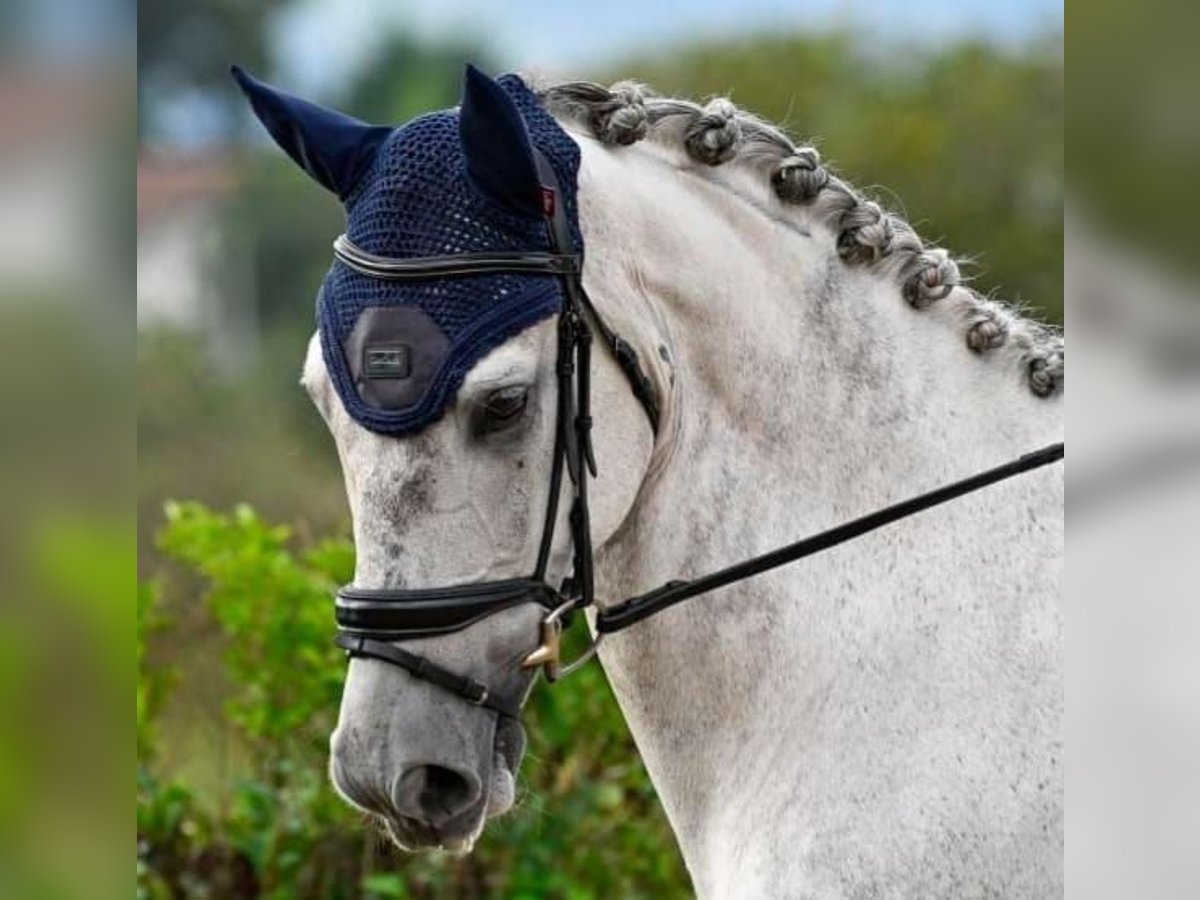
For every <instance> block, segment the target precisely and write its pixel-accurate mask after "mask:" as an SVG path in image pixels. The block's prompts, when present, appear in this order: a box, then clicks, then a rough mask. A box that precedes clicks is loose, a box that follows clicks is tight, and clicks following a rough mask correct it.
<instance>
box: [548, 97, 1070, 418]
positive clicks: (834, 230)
mask: <svg viewBox="0 0 1200 900" xmlns="http://www.w3.org/2000/svg"><path fill="white" fill-rule="evenodd" d="M535 90H536V91H537V93H538V96H539V97H540V98H541V100H542V102H543V103H544V104H545V106H546V107H547V109H548V110H549V111H550V112H551V113H552V114H554V115H555V116H557V117H559V118H560V119H562V120H563V121H564V122H566V123H569V124H573V125H576V126H580V127H583V128H584V129H586V131H587V132H588V133H589V134H591V135H592V136H593V137H595V138H596V139H597V140H599V141H600V142H601V143H603V144H606V145H610V146H627V145H631V144H636V143H643V144H647V145H653V146H654V147H655V149H659V148H661V150H662V151H665V155H666V158H668V159H674V160H676V161H677V163H678V164H679V165H680V166H682V167H684V168H685V169H686V170H688V171H691V172H693V173H694V174H696V175H697V176H698V177H700V178H703V179H704V180H706V181H709V182H711V183H713V184H717V185H720V186H722V187H723V188H725V189H726V190H728V191H730V192H731V193H733V194H735V195H737V196H738V197H740V198H741V199H742V200H744V201H745V202H746V203H748V204H750V205H752V206H754V207H755V208H757V209H758V211H759V212H760V213H761V214H762V215H764V216H766V217H768V218H770V219H773V220H775V221H777V222H780V223H782V224H784V225H785V226H786V227H790V228H793V229H796V230H798V231H800V232H802V233H810V232H811V230H814V229H817V228H821V229H826V230H828V231H829V232H830V233H831V234H832V235H833V236H834V239H835V246H836V254H837V256H838V257H840V259H841V260H842V261H844V263H845V264H846V266H847V267H853V268H859V269H862V270H864V271H866V272H869V273H870V274H872V275H875V276H877V277H879V278H882V279H885V280H889V281H891V282H894V283H896V284H898V285H899V286H900V292H901V295H902V296H903V297H904V299H905V300H906V301H907V302H908V304H909V305H910V306H911V307H912V308H913V309H915V310H928V309H931V308H933V307H935V306H938V307H947V308H948V314H947V315H944V316H942V317H941V318H943V319H944V320H945V321H947V322H948V324H950V325H951V326H952V328H951V329H950V333H951V334H953V335H954V336H955V337H956V338H957V339H958V340H959V341H961V342H962V344H963V345H965V347H966V348H967V349H968V350H969V351H970V352H971V353H973V354H976V355H978V356H981V357H987V358H995V359H996V362H997V364H1001V365H1003V364H1008V365H1015V366H1018V367H1019V368H1020V371H1021V373H1022V375H1023V377H1024V378H1025V380H1026V384H1027V385H1028V388H1029V390H1031V391H1032V392H1033V393H1034V394H1035V395H1036V396H1039V397H1050V396H1054V395H1057V394H1061V393H1062V391H1063V390H1064V384H1065V346H1064V340H1063V337H1062V334H1061V332H1060V331H1059V330H1058V329H1056V328H1052V327H1050V326H1048V325H1045V324H1042V323H1040V322H1037V321H1035V320H1033V319H1031V318H1029V317H1027V316H1024V315H1022V314H1021V313H1020V311H1019V310H1018V309H1014V308H1013V307H1011V306H1009V305H1007V304H1005V303H1003V302H1000V301H999V300H997V299H995V298H994V297H989V296H984V295H983V294H981V293H979V292H978V291H976V290H975V289H973V288H972V287H971V286H970V285H969V284H967V283H966V281H965V279H964V277H963V275H962V272H961V269H960V266H959V263H958V262H957V261H956V260H955V259H954V257H953V256H951V254H950V253H949V252H947V251H946V250H944V249H942V248H940V247H934V246H931V245H927V244H925V243H924V242H923V241H922V240H921V239H920V237H919V236H918V235H917V233H916V232H915V230H914V229H913V228H912V227H911V226H910V225H909V224H908V223H907V222H905V221H904V220H903V219H902V218H901V217H900V216H898V215H896V214H894V213H891V212H888V211H886V210H885V209H884V208H883V207H882V206H881V205H880V204H878V203H877V202H875V201H874V200H871V199H869V198H868V197H866V196H865V195H864V194H863V193H861V192H860V191H859V190H857V189H856V188H855V187H854V186H853V185H852V184H851V183H850V182H848V181H846V180H843V179H842V178H840V177H838V176H837V175H835V174H833V172H831V171H830V169H829V168H828V167H827V166H826V165H825V164H823V163H822V161H821V157H820V154H819V153H818V151H817V150H816V149H815V148H813V147H809V146H804V145H800V144H796V143H795V142H793V141H792V139H791V138H789V137H788V136H787V135H786V134H785V133H784V132H783V131H781V130H780V129H779V128H776V127H775V126H773V125H771V124H769V123H767V122H765V121H763V120H762V119H760V118H758V117H757V116H755V115H753V114H751V113H747V112H745V111H742V110H739V109H738V108H737V107H736V106H734V104H733V103H731V102H730V101H729V100H727V99H725V98H720V97H718V98H714V99H712V100H710V101H708V102H707V103H706V104H703V105H701V104H697V103H693V102H691V101H688V100H680V99H673V98H665V97H658V96H655V95H654V94H653V93H652V92H651V91H650V90H649V89H648V88H646V87H645V86H644V85H640V84H637V83H635V82H630V81H621V82H617V83H616V84H613V85H612V86H611V87H607V88H606V87H603V86H601V85H598V84H593V83H590V82H565V83H559V84H549V83H548V84H542V85H535Z"/></svg>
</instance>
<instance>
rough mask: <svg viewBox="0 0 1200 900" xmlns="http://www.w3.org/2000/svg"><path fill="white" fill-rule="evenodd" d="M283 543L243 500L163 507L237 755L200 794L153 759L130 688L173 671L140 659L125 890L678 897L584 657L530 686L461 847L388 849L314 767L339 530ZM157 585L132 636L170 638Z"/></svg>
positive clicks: (335, 685)
mask: <svg viewBox="0 0 1200 900" xmlns="http://www.w3.org/2000/svg"><path fill="white" fill-rule="evenodd" d="M296 543H297V542H296V541H294V540H293V538H292V535H291V533H290V531H289V530H288V529H287V528H284V527H281V526H278V525H271V524H269V523H268V522H266V521H264V520H263V519H262V518H261V517H259V516H258V515H257V514H255V513H254V512H253V511H252V510H251V509H250V508H249V507H247V506H239V507H237V508H236V509H235V510H234V511H233V512H232V513H229V514H222V513H217V512H213V511H211V510H209V509H208V508H206V507H204V506H201V505H199V504H195V503H187V504H171V505H168V507H167V524H166V526H165V527H164V529H163V530H162V532H161V535H160V537H159V546H160V548H161V550H162V551H163V552H164V553H166V554H167V555H168V556H169V557H170V558H171V559H172V560H173V561H174V562H175V563H177V564H178V565H179V567H180V568H181V569H182V570H183V574H187V575H191V576H198V577H199V578H200V579H201V580H202V584H203V590H202V596H203V599H204V606H205V609H206V610H207V612H208V614H209V615H211V617H212V619H213V620H214V621H215V622H216V623H217V624H218V626H219V627H220V629H221V632H222V634H223V636H224V638H225V641H224V647H225V649H224V659H223V665H224V669H225V672H226V674H227V675H228V677H229V681H230V684H231V685H232V689H231V692H230V694H229V697H228V699H227V702H226V714H227V716H228V719H229V721H230V722H231V723H233V725H234V726H235V727H236V729H237V733H238V736H239V739H240V741H241V743H242V746H243V748H244V750H245V753H246V765H245V766H244V771H243V772H242V773H240V774H239V775H238V776H236V777H235V778H234V779H232V781H231V783H230V784H228V785H227V786H226V787H225V789H224V790H223V791H222V794H221V796H220V797H219V798H217V802H216V803H215V804H214V803H206V802H204V801H203V799H202V798H201V797H200V796H199V792H198V790H197V789H196V787H195V786H194V785H191V784H189V783H187V781H186V780H185V779H181V778H178V777H171V776H169V775H166V774H164V773H163V772H162V771H161V769H160V767H159V764H158V757H157V754H156V749H157V742H158V740H160V737H159V736H158V735H157V734H156V730H155V724H156V723H155V720H154V712H155V710H156V709H157V708H158V704H157V703H154V702H147V703H145V704H143V703H142V702H141V698H142V697H146V698H157V697H161V696H162V694H163V693H164V692H165V691H166V690H168V689H169V687H170V684H171V682H172V680H173V678H174V673H173V672H172V671H171V670H170V669H169V668H161V667H159V666H158V665H157V664H156V663H155V662H154V661H153V659H152V654H151V655H149V656H143V657H141V662H142V665H141V667H140V671H139V681H138V696H139V738H140V741H141V746H140V752H139V766H138V882H139V896H141V897H144V898H158V897H172V896H175V897H180V896H182V897H200V896H204V897H229V898H232V897H259V896H262V897H271V898H284V897H297V896H300V897H313V898H343V897H345V898H350V897H362V898H375V897H381V898H382V897H405V898H433V897H438V898H443V897H445V898H458V897H461V898H474V897H493V896H503V897H515V898H531V900H532V898H547V897H550V898H556V897H558V898H571V900H575V898H579V900H583V898H592V897H595V898H599V897H623V898H639V897H646V898H650V897H654V898H669V897H683V896H688V894H689V889H688V886H687V880H686V876H685V874H684V872H683V867H682V862H681V860H680V858H679V855H678V852H677V851H676V849H675V845H674V841H673V838H672V836H671V833H670V830H669V829H668V827H667V824H666V822H665V819H664V818H663V815H662V813H661V811H660V810H659V808H658V805H657V802H656V800H655V797H654V792H653V788H652V787H651V785H650V783H649V780H648V779H647V777H646V775H645V773H644V772H643V770H642V767H641V764H640V762H639V761H638V758H637V754H636V751H635V749H634V747H633V744H632V741H631V740H630V738H629V736H628V733H627V730H626V728H625V725H624V722H623V720H622V719H621V716H620V713H619V711H618V709H617V707H616V704H615V702H614V701H613V699H612V696H611V694H610V692H609V690H608V688H607V685H606V682H605V680H604V677H603V675H602V673H601V672H600V670H599V668H598V667H596V666H593V667H591V668H590V669H587V670H585V671H584V672H581V673H580V674H579V675H578V676H577V677H576V678H573V679H571V680H570V681H567V682H564V683H563V684H561V685H559V686H557V687H556V688H555V689H554V690H552V691H551V690H544V689H543V690H539V691H536V692H535V694H534V698H533V700H532V701H531V703H530V706H529V712H528V715H527V718H526V722H527V725H528V727H529V730H530V743H529V752H528V758H527V760H526V762H525V764H524V766H523V768H522V773H521V785H520V788H519V793H520V795H521V799H520V800H519V802H518V806H517V808H516V809H515V810H514V811H513V812H512V813H510V814H509V815H508V816H507V817H505V818H504V819H502V820H500V821H499V822H495V823H493V824H492V825H491V827H490V828H489V830H488V831H487V832H486V833H485V836H484V838H483V839H482V840H481V842H480V844H479V845H478V847H477V848H476V850H475V852H474V853H473V854H472V855H471V856H470V857H469V858H467V859H457V858H454V857H452V856H449V855H435V856H412V857H409V856H402V855H400V854H398V853H396V852H394V851H390V850H389V849H388V848H387V847H386V846H385V845H384V842H383V840H382V838H381V837H380V835H379V833H377V831H376V829H375V828H374V827H373V826H372V825H371V824H370V823H368V822H365V821H364V820H363V816H361V815H360V814H358V813H356V812H354V811H353V810H351V809H350V808H349V807H348V806H347V805H346V804H345V803H343V802H342V801H341V800H340V799H339V798H338V797H337V796H336V795H335V794H334V792H333V790H332V788H331V787H330V786H329V784H328V781H327V779H326V776H325V769H326V765H327V754H328V743H327V742H328V736H329V733H330V731H331V730H332V728H333V725H334V723H335V720H336V715H337V709H338V702H339V699H340V692H341V683H342V678H343V674H344V669H345V661H344V658H343V654H342V652H341V651H339V650H337V649H336V648H335V647H334V646H333V644H332V642H331V639H330V636H331V631H332V617H331V610H330V600H329V598H330V592H331V591H332V589H333V587H334V585H336V584H338V583H341V582H344V581H347V580H349V578H350V575H351V572H352V570H353V556H352V549H351V545H350V544H349V542H348V541H346V540H344V539H324V540H316V541H312V542H309V543H307V544H306V545H305V546H302V547H300V548H296V547H295V544H296ZM169 593H170V589H169V588H161V589H160V590H152V589H144V590H143V591H142V593H141V594H140V596H139V604H138V616H139V627H138V634H139V637H140V638H144V637H145V636H147V635H153V636H154V638H155V639H157V640H160V641H162V640H165V641H170V640H172V639H173V635H172V633H171V625H170V623H169V622H168V621H167V620H166V619H164V617H163V615H162V613H161V603H162V602H163V599H164V596H165V595H167V594H169ZM143 710H145V711H146V718H145V720H144V721H143V718H142V714H143Z"/></svg>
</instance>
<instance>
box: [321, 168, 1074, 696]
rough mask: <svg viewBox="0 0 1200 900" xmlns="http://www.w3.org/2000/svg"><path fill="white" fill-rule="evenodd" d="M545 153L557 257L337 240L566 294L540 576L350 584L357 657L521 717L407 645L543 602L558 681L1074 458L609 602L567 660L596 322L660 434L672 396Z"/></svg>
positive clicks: (583, 579) (1057, 449) (343, 615)
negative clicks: (963, 499) (598, 656)
mask: <svg viewBox="0 0 1200 900" xmlns="http://www.w3.org/2000/svg"><path fill="white" fill-rule="evenodd" d="M535 158H536V162H537V166H538V173H539V176H540V178H541V181H542V184H543V187H542V200H543V204H542V207H543V211H544V214H545V220H546V230H547V234H548V237H549V243H550V248H551V249H550V252H548V253H547V252H541V251H512V252H495V253H491V252H489V253H460V254H454V255H450V256H432V257H420V258H412V259H396V258H392V257H384V256H376V255H375V254H372V253H368V252H366V251H365V250H362V249H360V248H359V247H357V246H355V245H354V244H353V243H352V242H351V241H350V240H349V238H348V237H346V236H345V235H342V236H340V237H339V238H338V239H337V240H336V241H335V242H334V245H333V249H334V255H335V256H336V258H337V259H338V261H340V262H341V263H343V264H345V265H346V266H349V267H350V268H351V269H353V270H354V271H356V272H358V273H360V274H362V275H365V276H368V277H370V278H377V279H382V280H385V281H398V282H403V281H425V280H431V279H438V278H460V277H466V276H471V275H480V274H493V273H497V272H504V273H520V274H527V275H553V276H556V277H558V279H559V281H560V283H561V285H562V289H563V307H562V311H561V312H560V313H559V317H558V351H557V357H556V363H555V374H556V380H557V383H558V384H557V388H558V408H557V412H556V418H555V423H556V424H555V431H554V448H553V451H552V454H553V455H552V465H551V470H550V494H549V497H548V499H547V502H546V511H545V519H544V521H543V525H542V538H541V543H540V545H539V547H538V555H537V562H536V564H535V566H534V570H533V573H532V574H531V575H530V576H529V577H528V578H512V579H505V580H500V581H485V582H478V583H474V584H462V585H454V586H450V587H440V588H422V589H415V590H398V589H397V590H393V589H388V588H355V587H352V586H347V587H343V588H341V589H340V590H339V591H338V592H337V624H338V635H337V637H336V639H335V641H336V643H337V645H338V646H339V647H341V648H343V649H344V650H346V652H347V653H348V654H349V655H350V656H352V657H369V658H372V659H379V660H383V661H384V662H388V663H391V664H393V665H396V666H399V667H401V668H403V669H406V670H407V671H408V672H410V673H411V674H412V675H414V676H415V677H417V678H421V679H424V680H426V681H429V682H432V683H433V684H436V685H438V686H439V687H441V688H443V689H445V690H447V691H449V692H451V693H453V694H455V695H457V696H459V697H461V698H462V699H464V700H466V701H467V702H470V703H474V704H477V705H479V706H482V707H485V708H488V709H491V710H493V711H495V712H497V713H499V714H501V715H507V716H514V717H515V716H518V715H519V714H520V709H521V705H522V703H523V698H522V697H505V696H498V695H496V694H495V693H494V692H492V691H490V690H489V689H488V687H487V686H486V685H485V684H483V683H481V682H479V681H476V680H475V679H473V678H469V677H467V676H464V675H460V674H457V673H455V672H452V671H450V670H448V669H446V668H444V667H442V666H439V665H437V664H435V663H433V662H431V661H430V660H428V659H426V658H425V657H423V656H420V655H418V654H415V653H411V652H409V651H407V650H404V649H402V648H401V647H398V646H396V643H395V642H400V641H404V640H409V639H414V638H421V637H431V636H436V635H441V634H448V633H451V632H455V631H459V630H461V629H463V628H466V627H467V626H469V625H471V624H473V623H475V622H478V621H480V620H481V619H483V618H486V617H487V616H489V615H491V614H493V613H496V612H499V611H500V610H503V609H508V608H511V607H514V606H517V605H520V604H524V603H537V604H539V605H541V606H542V607H543V608H544V609H545V610H546V614H545V616H544V617H543V619H542V622H541V626H540V634H539V644H538V646H537V647H536V649H534V650H533V651H532V652H530V653H529V654H528V655H527V656H526V657H525V659H524V661H523V663H522V665H523V666H524V667H527V668H533V667H540V668H542V670H543V672H544V673H545V675H546V677H547V680H549V681H556V680H558V679H559V678H560V677H562V676H564V675H567V674H570V673H571V672H572V671H574V670H575V669H576V668H578V667H579V666H581V665H583V664H584V663H585V662H587V660H589V659H590V658H591V657H592V656H593V655H594V654H595V651H596V648H597V647H598V646H599V644H600V642H601V640H602V639H603V637H604V635H606V634H611V633H613V632H616V631H620V630H621V629H623V628H627V627H629V626H630V625H633V624H635V623H636V622H640V621H641V620H643V619H645V618H647V617H648V616H652V615H654V614H655V613H658V612H661V611H662V610H664V609H667V608H668V607H671V606H674V605H675V604H677V603H681V602H683V601H684V600H688V599H691V598H692V597H695V596H698V595H700V594H703V593H707V592H708V591H712V590H715V589H717V588H719V587H723V586H725V585H728V584H732V583H733V582H736V581H740V580H742V579H745V578H749V577H751V576H753V575H757V574H759V573H761V572H765V571H767V570H769V569H773V568H776V567H778V566H782V565H786V564H787V563H791V562H795V561H796V560H798V559H802V558H804V557H806V556H811V555H812V554H814V553H819V552H821V551H822V550H826V549H828V548H830V547H833V546H835V545H837V544H840V543H843V542H844V541H848V540H850V539H852V538H854V537H857V536H859V535H862V534H865V533H866V532H868V531H873V530H875V529H876V528H880V527H882V526H884V525H886V524H888V523H890V522H895V521H897V520H898V519H902V518H904V517H906V516H910V515H913V514H914V513H917V512H920V511H921V510H924V509H928V508H930V507H932V506H936V505H938V504H941V503H945V502H947V501H949V500H952V499H954V498H955V497H960V496H962V495H963V494H966V493H970V492H972V491H976V490H979V489H980V488H983V487H986V486H987V485H989V484H993V483H995V482H997V481H1001V480H1004V479H1006V478H1011V477H1013V476H1014V475H1017V474H1020V473H1021V472H1026V471H1029V470H1030V469H1034V468H1038V467H1040V466H1044V465H1048V464H1050V463H1053V462H1055V461H1057V460H1059V459H1062V458H1063V455H1064V446H1063V444H1061V443H1059V444H1053V445H1050V446H1048V447H1045V448H1043V449H1041V450H1038V451H1035V452H1033V453H1029V454H1026V455H1024V456H1022V457H1019V458H1018V459H1016V460H1014V461H1012V462H1009V463H1006V464H1004V465H1002V466H997V467H996V468H994V469H989V470H987V471H984V472H980V473H978V474H976V475H972V476H970V477H968V478H965V479H962V480H961V481H957V482H954V483H952V484H949V485H945V486H943V487H941V488H938V489H936V490H934V491H930V492H929V493H926V494H921V495H919V496H917V497H914V498H912V499H910V500H906V501H903V502H901V503H897V504H894V505H893V506H889V507H886V508H884V509H881V510H878V511H876V512H874V513H871V514H869V515H867V516H863V517H862V518H860V519H855V520H854V521H851V522H847V523H845V524H843V525H839V526H837V527H836V528H832V529H830V530H828V531H824V532H821V533H820V534H817V535H814V536H812V537H810V538H806V539H805V540H802V541H797V542H796V543H793V544H788V545H787V546H785V547H781V548H779V549H778V550H774V551H772V552H770V553H766V554H763V555H762V556H757V557H754V558H752V559H749V560H745V561H743V562H741V563H737V564H735V565H732V566H729V567H727V568H725V569H721V570H719V571H717V572H714V573H712V574H709V575H706V576H703V577H701V578H696V579H693V580H691V581H672V582H669V583H667V584H665V585H663V586H661V587H659V588H656V589H655V590H652V591H649V592H648V593H645V594H641V595H639V596H636V597H632V598H629V599H627V600H624V601H622V602H620V603H617V604H614V605H610V606H607V607H605V608H604V609H602V610H600V611H599V612H598V613H597V615H596V632H597V633H596V637H595V639H594V640H593V641H592V642H591V644H590V645H589V647H588V649H587V650H586V651H585V652H584V654H583V655H582V656H580V657H579V658H577V659H576V660H574V661H573V662H571V663H570V664H569V665H566V666H563V665H562V664H561V661H560V656H559V641H560V637H561V634H562V629H563V627H564V625H565V624H566V621H567V620H568V619H569V617H570V615H571V613H573V612H574V611H576V610H580V609H584V608H586V607H589V606H591V605H592V604H593V603H594V601H595V596H594V590H595V583H594V570H593V561H592V539H591V521H590V516H589V513H588V479H589V477H595V475H596V460H595V456H594V454H593V452H592V441H591V428H592V417H591V403H590V393H591V346H592V341H593V329H595V332H596V333H597V334H598V335H599V336H600V338H601V340H602V341H603V343H604V345H605V346H606V347H607V348H608V351H609V352H610V353H611V354H612V356H613V358H614V359H615V360H616V362H617V364H618V366H619V367H620V369H621V371H622V372H623V373H624V375H625V377H626V379H627V380H628V381H629V384H630V387H631V389H632V391H633V394H634V396H635V397H636V398H637V400H638V402H639V403H640V404H641V405H642V408H643V409H644V410H645V412H646V416H647V418H648V419H649V422H650V427H651V429H652V430H653V431H654V433H655V434H656V435H657V433H658V427H659V417H660V400H659V397H658V394H657V391H656V390H655V387H654V383H653V382H652V381H651V380H650V379H649V378H648V377H647V375H646V373H645V371H644V370H643V369H642V366H641V362H640V360H639V359H638V355H637V353H636V351H634V349H633V347H631V346H630V345H629V344H628V343H627V342H626V341H624V340H623V339H622V338H621V337H620V335H618V334H617V333H616V332H615V331H613V330H612V329H611V328H610V327H609V326H608V325H607V324H606V323H605V322H604V320H603V319H602V318H601V317H600V315H599V314H598V313H597V311H596V309H595V307H594V306H593V305H592V303H591V301H590V299H589V298H588V296H587V293H586V292H585V291H584V289H583V281H582V274H583V257H582V255H581V254H577V253H573V252H571V251H572V243H571V232H570V227H569V223H568V219H567V212H566V209H565V205H564V203H563V202H562V197H563V195H562V191H561V188H560V185H559V182H558V179H557V176H556V174H555V172H554V170H553V168H552V167H551V166H550V164H549V162H548V161H547V160H546V159H545V157H543V156H542V155H541V154H540V153H538V152H537V151H535ZM564 471H565V472H566V474H567V476H568V478H569V479H570V481H571V484H572V486H573V488H574V498H573V501H572V505H571V510H570V514H569V516H568V522H569V528H570V537H571V545H572V552H573V571H572V574H571V576H570V577H569V578H567V579H566V580H565V581H564V582H563V584H562V585H561V586H560V587H558V588H555V587H553V586H552V585H550V584H549V583H548V582H547V581H546V568H547V565H548V563H549V558H550V550H551V545H552V544H553V541H554V534H555V525H556V523H557V521H558V505H559V498H560V494H561V493H562V482H563V473H564Z"/></svg>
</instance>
